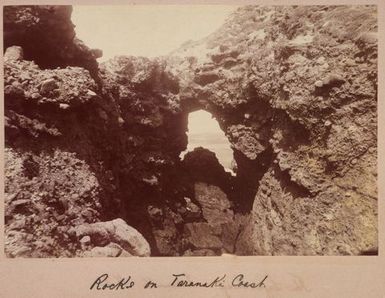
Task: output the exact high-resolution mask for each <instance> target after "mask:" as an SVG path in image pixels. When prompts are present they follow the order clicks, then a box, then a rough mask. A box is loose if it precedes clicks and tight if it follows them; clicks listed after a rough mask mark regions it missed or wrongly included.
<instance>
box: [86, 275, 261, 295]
mask: <svg viewBox="0 0 385 298" xmlns="http://www.w3.org/2000/svg"><path fill="white" fill-rule="evenodd" d="M267 278H268V276H267V275H266V276H264V277H262V278H260V279H248V278H247V277H246V276H245V275H244V274H238V275H236V276H233V277H230V278H228V277H227V275H226V274H223V275H221V276H216V277H215V278H213V279H211V280H201V281H198V280H192V279H189V278H187V277H186V274H185V273H177V274H172V275H171V276H170V279H169V281H168V282H167V283H165V284H159V283H158V282H156V281H154V280H148V281H147V282H144V283H143V284H141V285H139V284H137V283H136V282H135V281H134V279H133V277H132V276H127V277H123V278H121V279H118V280H113V279H112V278H111V277H110V276H109V275H108V274H107V273H104V274H102V275H100V276H99V277H97V278H96V280H95V281H93V282H92V284H91V286H90V290H96V291H98V290H101V291H103V290H128V289H131V288H134V287H142V288H144V289H156V288H158V287H165V286H168V287H176V288H223V287H225V286H230V287H233V288H250V289H258V288H265V287H266V285H265V282H266V280H267Z"/></svg>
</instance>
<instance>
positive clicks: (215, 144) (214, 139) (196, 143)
mask: <svg viewBox="0 0 385 298" xmlns="http://www.w3.org/2000/svg"><path fill="white" fill-rule="evenodd" d="M196 147H203V148H206V149H208V150H210V151H212V152H214V153H215V155H216V156H217V158H218V160H219V162H220V163H221V164H222V165H223V167H225V168H226V169H228V170H230V169H231V162H232V160H233V150H231V147H230V142H229V140H228V139H227V138H226V137H225V136H224V135H218V133H210V132H208V133H207V132H206V133H191V134H188V145H187V150H186V151H184V152H182V154H181V156H184V155H185V154H186V153H187V152H189V151H193V150H194V148H196Z"/></svg>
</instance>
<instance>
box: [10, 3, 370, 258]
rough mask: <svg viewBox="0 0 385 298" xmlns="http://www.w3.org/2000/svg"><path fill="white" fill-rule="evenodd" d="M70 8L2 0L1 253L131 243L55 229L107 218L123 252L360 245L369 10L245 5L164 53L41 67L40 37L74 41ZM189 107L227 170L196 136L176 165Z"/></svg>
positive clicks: (364, 216) (63, 251) (88, 55)
mask: <svg viewBox="0 0 385 298" xmlns="http://www.w3.org/2000/svg"><path fill="white" fill-rule="evenodd" d="M51 10H52V11H53V14H54V15H55V14H57V16H60V17H56V18H55V19H54V21H50V20H51V18H52V15H51V14H50V13H47V12H49V11H51ZM70 12H71V8H70V7H60V8H59V7H51V8H50V7H47V6H42V7H36V6H35V7H24V6H22V7H19V8H17V7H12V8H10V9H7V10H5V22H6V23H5V28H6V30H5V45H6V46H11V45H12V46H13V45H14V46H17V47H14V48H10V49H7V50H6V55H5V56H6V57H5V58H6V59H5V66H4V68H5V72H4V73H5V78H4V82H5V86H4V87H5V88H4V93H5V132H6V133H5V137H6V138H5V144H6V169H5V210H6V217H5V237H6V244H5V249H6V253H7V255H8V256H11V257H20V256H26V257H31V256H32V257H49V256H58V257H60V256H90V255H91V256H92V255H95V256H97V255H100V254H105V255H106V256H107V255H108V256H120V255H121V254H123V255H124V256H129V255H131V254H135V253H136V252H135V251H136V250H126V249H125V248H124V247H123V246H127V247H128V246H129V245H130V244H129V243H126V242H124V244H122V242H121V241H120V242H119V241H117V242H116V241H115V242H113V241H112V242H110V243H107V242H103V241H101V242H100V241H99V240H100V239H99V238H100V237H96V238H95V237H92V235H82V237H81V238H80V237H77V236H76V233H75V234H74V233H73V231H76V230H77V229H81V228H80V227H84V226H87V227H88V225H92V227H100V226H103V227H104V226H109V225H110V224H109V223H110V222H116V221H114V220H117V219H119V220H118V221H119V224H120V225H121V226H124V230H125V231H126V230H127V231H128V230H130V231H133V230H131V228H130V227H132V228H133V229H134V231H135V233H134V234H133V235H135V237H136V238H135V239H140V240H141V241H140V243H141V245H144V246H145V247H146V249H145V253H139V254H138V255H148V253H149V251H151V255H171V256H179V255H220V254H222V253H234V254H238V255H358V254H365V253H366V252H367V251H375V250H376V248H377V189H376V180H377V173H376V166H377V150H376V148H377V139H376V131H377V116H376V115H377V39H376V30H377V22H376V10H375V8H374V7H372V6H330V7H325V6H306V7H305V6H304V7H301V6H296V7H290V6H285V7H266V6H264V7H259V6H246V7H242V8H240V9H238V10H237V11H236V12H235V13H234V14H233V15H232V16H231V17H230V18H229V19H228V20H227V21H226V23H225V24H224V25H223V26H222V27H221V28H220V29H219V30H217V31H216V32H215V33H213V34H211V35H210V36H208V37H207V38H205V39H203V40H201V41H197V42H189V43H186V44H184V45H183V46H182V47H181V48H180V49H177V50H175V51H174V52H173V53H172V54H171V55H170V56H168V57H163V58H156V59H148V58H143V57H132V56H120V57H116V58H114V59H112V60H110V61H107V62H106V63H104V64H102V65H100V66H97V64H95V63H96V61H95V59H96V58H95V57H96V56H97V55H96V54H97V53H95V52H94V51H91V50H89V49H87V48H83V50H84V51H83V50H82V51H81V52H82V54H81V55H80V56H77V54H76V55H75V54H74V56H72V55H70V56H65V55H64V56H63V55H61V54H60V53H61V52H60V51H59V52H56V54H55V55H58V56H57V57H56V56H47V57H49V60H44V59H43V58H44V57H43V56H44V53H45V52H44V51H43V50H47V51H48V49H49V52H50V51H51V50H52V49H55V47H56V46H57V44H61V43H58V42H57V41H58V40H59V41H60V42H62V43H64V44H67V45H68V46H69V48H70V49H72V48H73V45H71V44H73V43H74V44H76V40H75V39H74V34H73V31H71V30H72V29H71V28H73V27H72V23H71V22H70ZM35 17H37V18H39V20H40V21H39V22H38V23H39V24H37V23H36V22H35V21H34V18H35ZM304 20H306V21H304ZM31 22H32V23H31ZM35 23H36V24H35ZM28 24H31V25H28ZM41 24H42V25H41ZM27 27H28V28H31V29H30V30H32V32H33V34H30V35H26V34H23V33H22V32H23V29H25V28H27ZM12 28H14V29H12ZM47 28H49V29H50V30H46V29H47ZM63 30H64V32H67V33H66V34H63ZM43 41H44V42H43ZM39 42H42V43H40V44H42V45H43V48H44V49H42V51H43V52H41V53H40V52H39V51H32V50H31V45H32V44H35V43H37V44H39ZM75 48H77V47H76V46H75ZM186 50H187V51H186ZM181 52H183V53H184V54H183V55H182V54H181ZM186 52H189V53H191V56H186V55H185V53H186ZM74 53H77V50H76V51H75V52H74ZM195 53H199V56H198V55H196V54H195ZM23 55H24V56H23ZM50 55H51V54H50ZM52 55H53V54H52ZM84 55H85V56H84ZM95 55H96V56H95ZM76 57H78V58H79V59H78V58H76ZM80 57H81V58H80ZM83 58H84V59H83ZM47 59H48V58H47ZM30 60H34V61H36V63H37V64H36V63H34V62H32V61H30ZM39 61H40V62H39ZM44 61H49V63H48V64H44V63H43V62H44ZM55 61H60V63H58V64H57V65H54V62H55ZM84 61H86V62H84ZM87 61H93V62H92V65H93V66H92V67H89V64H88V62H87ZM95 65H96V66H97V67H96V68H95ZM53 67H59V68H58V69H51V68H53ZM46 68H48V69H46ZM85 69H87V70H85ZM95 69H96V72H95ZM90 72H91V73H90ZM199 110H201V111H206V112H208V113H210V114H211V115H212V116H213V117H214V118H215V121H217V123H218V126H219V128H220V130H221V131H222V132H223V133H224V135H225V137H226V138H227V139H228V141H229V143H230V144H231V150H232V155H233V157H234V159H235V163H234V164H236V169H234V172H235V173H236V176H232V175H231V174H230V173H228V172H226V171H225V168H227V165H228V163H229V158H227V161H224V160H222V155H221V154H219V153H217V154H216V153H214V152H211V151H210V150H208V149H213V151H215V150H214V149H218V148H217V146H215V147H216V148H208V147H210V146H208V145H212V142H210V143H209V144H205V146H201V147H206V149H205V148H197V149H195V150H192V151H191V152H189V153H186V154H185V156H184V158H183V160H182V159H181V158H180V155H181V153H182V152H184V151H186V149H187V151H190V150H189V149H190V148H191V147H189V146H191V144H193V143H194V142H192V143H190V141H192V140H194V138H193V137H191V138H190V135H189V131H188V130H189V129H190V128H189V123H190V120H191V119H189V115H193V113H194V112H197V111H199ZM211 120H214V119H211ZM192 131H193V130H192V129H191V132H192ZM195 140H196V139H195ZM221 140H223V136H222V137H221ZM221 142H222V141H221ZM191 149H192V148H191ZM228 156H229V155H228ZM218 159H219V161H218ZM221 212H222V213H221ZM97 223H100V224H97ZM95 224H97V225H95ZM106 229H107V228H106ZM107 230H108V229H107ZM103 231H104V228H103V229H101V230H100V231H98V233H101V234H102V235H104V236H105V233H104V232H103ZM95 233H96V232H95ZM106 233H107V232H106ZM91 234H92V233H91ZM107 234H108V233H107ZM96 235H98V234H97V233H96ZM87 236H88V237H87ZM142 237H143V238H144V239H142ZM107 238H108V237H107ZM102 239H104V238H103V237H102ZM116 239H118V238H116ZM119 239H120V238H119ZM118 242H119V243H118ZM135 243H138V242H135ZM146 243H148V245H149V246H150V249H148V247H147V244H146ZM122 245H123V246H122Z"/></svg>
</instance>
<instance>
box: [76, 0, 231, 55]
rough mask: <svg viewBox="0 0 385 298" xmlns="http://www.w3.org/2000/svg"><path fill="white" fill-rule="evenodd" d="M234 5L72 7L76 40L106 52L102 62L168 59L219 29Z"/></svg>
mask: <svg viewBox="0 0 385 298" xmlns="http://www.w3.org/2000/svg"><path fill="white" fill-rule="evenodd" d="M236 8H237V6H234V5H158V6H154V5H110V6H108V5H106V6H91V5H89V6H85V5H82V6H77V5H74V6H73V12H72V22H73V23H74V24H75V25H76V28H75V30H76V34H77V37H78V38H79V39H81V40H83V41H84V42H85V44H86V45H87V46H89V47H91V48H98V49H101V50H103V57H102V58H100V59H99V61H105V60H108V59H110V58H112V57H114V56H115V55H134V56H145V57H156V56H162V55H167V54H168V53H170V52H171V51H173V50H175V49H177V48H178V47H179V46H180V45H182V44H183V43H184V42H186V41H188V40H199V39H201V38H204V37H205V36H207V35H209V34H210V33H212V32H214V31H215V30H216V29H218V28H219V27H220V26H221V25H222V24H223V23H224V21H225V20H226V18H227V17H228V16H229V15H230V14H231V12H233V11H234V10H235V9H236Z"/></svg>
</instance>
